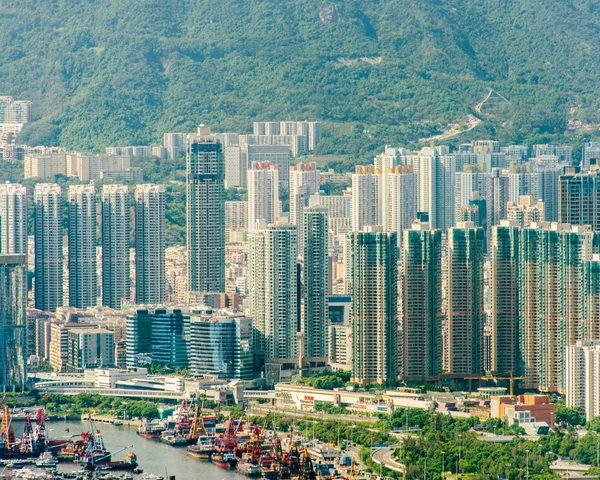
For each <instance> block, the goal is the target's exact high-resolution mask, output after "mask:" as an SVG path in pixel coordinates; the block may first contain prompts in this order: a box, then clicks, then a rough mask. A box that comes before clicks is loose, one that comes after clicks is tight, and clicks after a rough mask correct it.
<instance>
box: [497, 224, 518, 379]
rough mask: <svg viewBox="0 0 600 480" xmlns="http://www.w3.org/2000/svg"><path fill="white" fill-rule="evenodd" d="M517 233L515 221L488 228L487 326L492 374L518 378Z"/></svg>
mask: <svg viewBox="0 0 600 480" xmlns="http://www.w3.org/2000/svg"><path fill="white" fill-rule="evenodd" d="M519 233H520V228H519V226H518V224H517V223H516V222H509V221H507V220H503V221H502V222H501V224H500V225H498V226H495V227H494V228H493V229H492V239H491V248H490V263H491V272H492V274H491V278H490V287H491V294H492V300H491V307H492V308H491V314H492V315H491V326H492V348H491V369H492V372H494V373H497V374H500V375H506V374H508V373H509V372H513V375H514V376H519V375H520V373H521V372H520V371H519V367H518V363H519V344H518V338H519V337H518V324H517V316H518V311H519V310H518V298H517V280H518V278H519V270H518V267H519Z"/></svg>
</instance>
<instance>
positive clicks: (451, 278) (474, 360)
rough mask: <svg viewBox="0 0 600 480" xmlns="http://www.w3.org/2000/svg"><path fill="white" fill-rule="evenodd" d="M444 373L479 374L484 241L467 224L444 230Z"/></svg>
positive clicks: (482, 320)
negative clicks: (445, 276) (445, 280)
mask: <svg viewBox="0 0 600 480" xmlns="http://www.w3.org/2000/svg"><path fill="white" fill-rule="evenodd" d="M447 242H448V243H447V249H448V252H447V255H446V261H447V267H446V268H447V286H446V291H447V296H448V306H447V316H448V323H447V329H448V331H447V342H446V345H447V351H446V353H445V355H446V359H445V363H446V371H447V372H448V374H449V375H452V376H456V377H459V378H460V377H465V376H468V375H479V374H483V327H484V320H485V317H484V315H485V313H484V304H483V263H484V256H485V238H484V232H483V229H482V228H478V227H475V225H474V224H473V223H471V222H462V223H458V224H457V226H456V227H454V228H451V229H450V230H448V240H447Z"/></svg>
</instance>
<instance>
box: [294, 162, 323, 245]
mask: <svg viewBox="0 0 600 480" xmlns="http://www.w3.org/2000/svg"><path fill="white" fill-rule="evenodd" d="M319 188H320V185H319V171H318V170H317V164H316V163H314V162H311V163H299V164H298V165H294V166H292V167H290V189H289V193H290V195H289V197H290V223H292V224H293V225H297V226H298V247H299V248H301V246H302V243H303V241H304V226H303V222H304V210H305V209H306V208H307V207H308V206H309V204H310V197H311V196H312V195H314V194H316V193H318V192H319Z"/></svg>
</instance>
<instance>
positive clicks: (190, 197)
mask: <svg viewBox="0 0 600 480" xmlns="http://www.w3.org/2000/svg"><path fill="white" fill-rule="evenodd" d="M224 167H225V166H224V160H223V149H222V147H221V144H220V143H219V142H217V141H215V140H214V139H211V138H210V137H209V138H206V137H191V138H190V139H189V145H188V147H187V248H188V289H189V290H190V291H196V292H225V188H224V181H225V168H224Z"/></svg>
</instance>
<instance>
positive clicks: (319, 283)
mask: <svg viewBox="0 0 600 480" xmlns="http://www.w3.org/2000/svg"><path fill="white" fill-rule="evenodd" d="M302 223H303V227H304V235H303V238H304V241H303V248H302V262H301V265H302V275H301V278H302V302H301V313H300V331H301V333H302V344H303V351H302V352H300V353H301V354H302V355H303V356H305V357H309V358H326V357H327V350H328V342H327V330H328V325H327V315H328V309H327V298H328V293H329V281H328V280H329V261H328V253H327V252H328V246H329V243H328V238H327V232H328V222H327V210H326V209H325V208H318V207H316V208H308V209H306V210H305V211H304V221H303V222H302Z"/></svg>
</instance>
